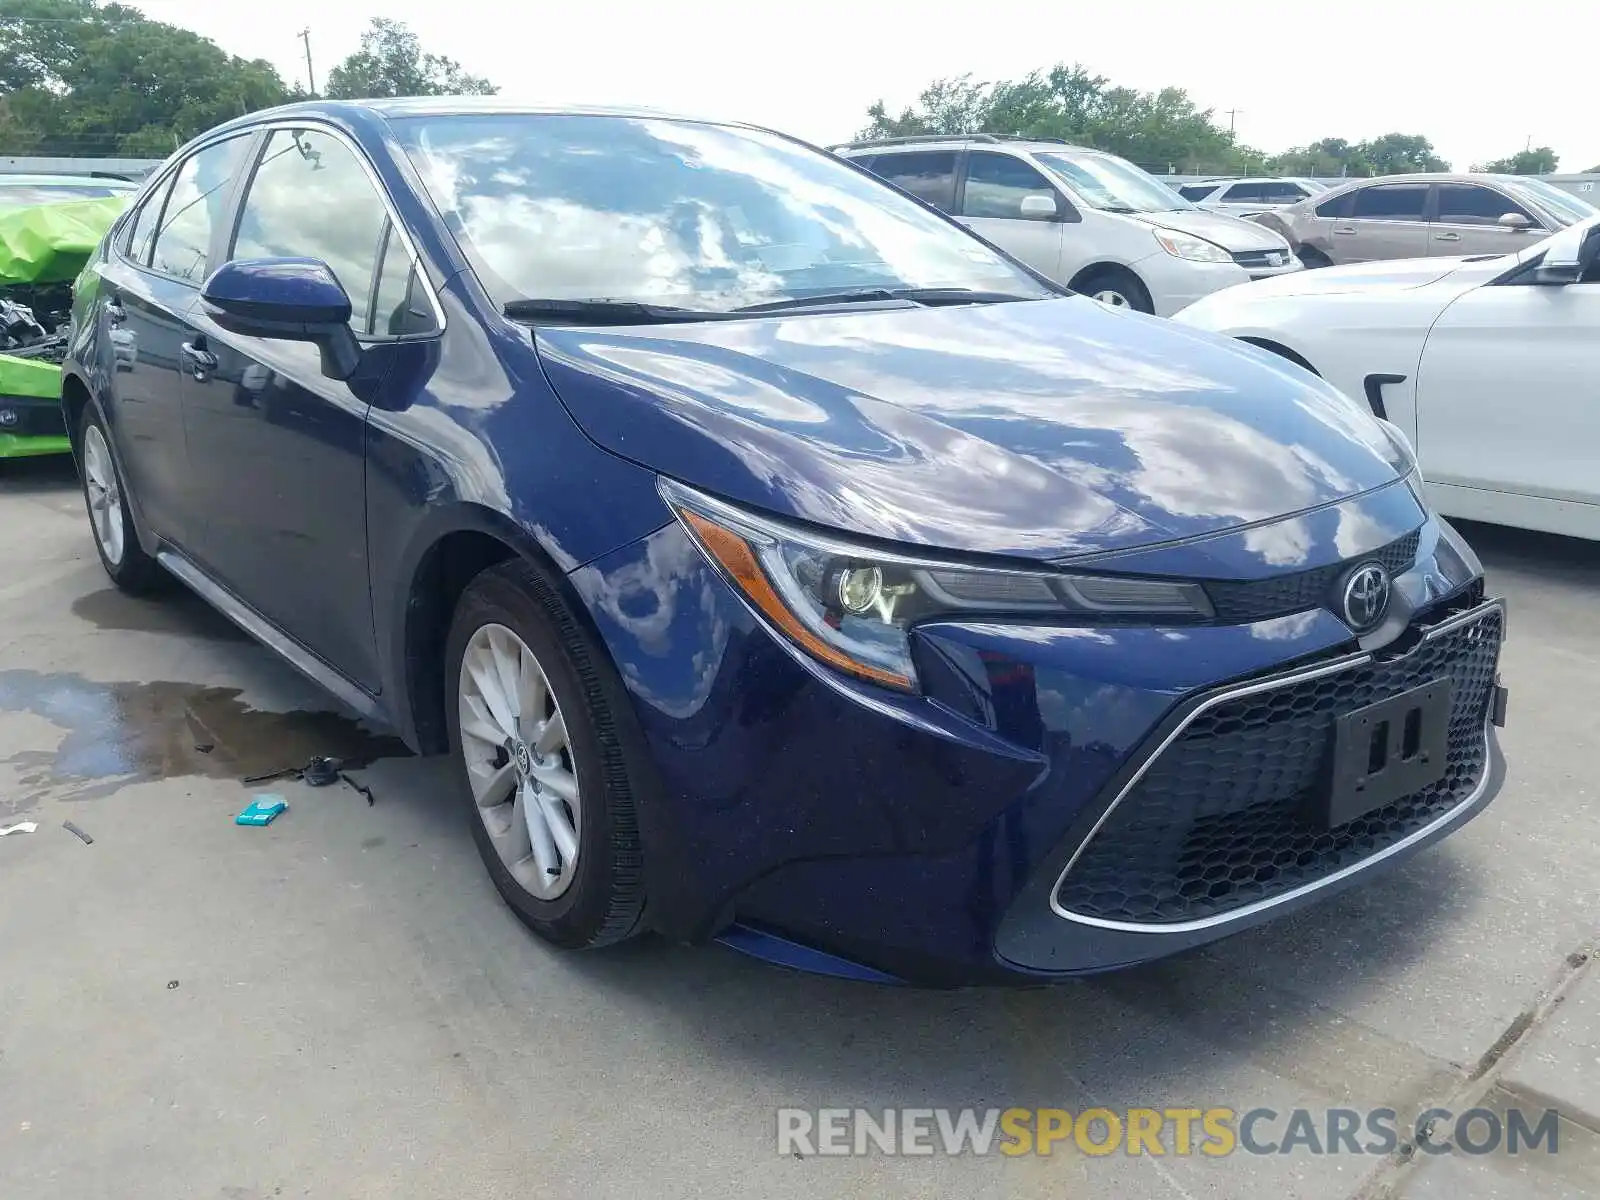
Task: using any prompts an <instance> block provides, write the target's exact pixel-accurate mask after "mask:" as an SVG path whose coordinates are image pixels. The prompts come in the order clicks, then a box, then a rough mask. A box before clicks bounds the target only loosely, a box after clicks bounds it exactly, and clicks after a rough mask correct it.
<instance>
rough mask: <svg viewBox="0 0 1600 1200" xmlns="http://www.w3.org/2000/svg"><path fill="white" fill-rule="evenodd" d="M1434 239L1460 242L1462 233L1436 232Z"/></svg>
mask: <svg viewBox="0 0 1600 1200" xmlns="http://www.w3.org/2000/svg"><path fill="white" fill-rule="evenodd" d="M1433 240H1434V241H1436V242H1459V241H1460V240H1461V235H1460V234H1459V233H1436V234H1434V235H1433Z"/></svg>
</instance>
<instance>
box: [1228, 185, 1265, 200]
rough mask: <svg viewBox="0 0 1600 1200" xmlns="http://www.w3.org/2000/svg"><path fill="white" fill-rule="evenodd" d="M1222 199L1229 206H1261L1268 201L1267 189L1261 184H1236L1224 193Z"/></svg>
mask: <svg viewBox="0 0 1600 1200" xmlns="http://www.w3.org/2000/svg"><path fill="white" fill-rule="evenodd" d="M1222 199H1223V201H1224V202H1226V203H1229V204H1259V203H1260V202H1261V201H1262V200H1264V199H1266V188H1265V187H1264V186H1263V185H1262V184H1259V183H1236V184H1234V185H1233V186H1232V187H1231V188H1229V189H1228V190H1227V191H1225V192H1223V193H1222Z"/></svg>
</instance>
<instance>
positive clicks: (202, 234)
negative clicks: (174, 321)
mask: <svg viewBox="0 0 1600 1200" xmlns="http://www.w3.org/2000/svg"><path fill="white" fill-rule="evenodd" d="M249 147H250V135H248V134H246V135H244V136H242V137H234V138H229V139H228V140H227V141H224V142H216V143H213V144H212V145H210V146H207V147H206V148H205V149H204V150H201V151H199V152H198V153H196V154H193V155H191V156H190V157H189V158H188V160H187V161H185V162H184V164H183V165H182V166H180V167H179V168H178V173H177V175H175V176H174V177H173V181H172V192H171V194H170V195H169V196H168V197H167V203H166V207H165V209H163V211H162V214H161V225H160V228H159V229H158V230H157V231H156V236H155V245H154V248H153V250H152V252H151V257H150V266H151V267H152V268H154V269H155V270H157V271H160V272H161V273H162V274H163V275H171V276H173V277H175V278H177V279H182V280H184V281H185V282H188V283H192V284H194V285H195V286H196V287H198V286H200V284H201V283H203V282H204V281H205V278H206V276H207V275H208V274H209V273H210V270H209V268H210V265H211V239H212V236H213V235H214V234H215V233H216V231H217V228H218V226H219V225H220V224H221V223H222V219H223V215H224V212H223V210H224V209H225V208H226V207H227V203H228V195H229V193H230V192H231V191H232V189H233V184H234V181H235V180H236V179H237V178H238V177H239V172H240V171H241V170H242V169H243V168H244V157H245V152H246V151H247V150H248V149H249Z"/></svg>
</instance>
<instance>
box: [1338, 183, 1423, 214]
mask: <svg viewBox="0 0 1600 1200" xmlns="http://www.w3.org/2000/svg"><path fill="white" fill-rule="evenodd" d="M1427 200H1428V185H1427V184H1425V183H1385V184H1379V185H1378V186H1376V187H1369V188H1362V189H1361V190H1360V191H1358V192H1357V193H1356V202H1355V209H1354V211H1353V212H1352V214H1351V215H1352V216H1354V217H1355V218H1356V219H1357V220H1362V219H1365V220H1368V221H1420V220H1422V210H1423V206H1424V205H1425V204H1426V203H1427Z"/></svg>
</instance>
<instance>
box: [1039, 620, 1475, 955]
mask: <svg viewBox="0 0 1600 1200" xmlns="http://www.w3.org/2000/svg"><path fill="white" fill-rule="evenodd" d="M1491 612H1499V613H1500V614H1501V620H1502V622H1503V621H1504V619H1505V601H1504V600H1499V599H1496V600H1488V601H1485V602H1484V603H1482V604H1480V605H1478V606H1477V607H1476V608H1472V609H1468V610H1467V611H1466V612H1464V613H1458V614H1457V615H1456V616H1454V617H1452V618H1450V619H1449V620H1447V621H1441V622H1440V623H1439V624H1438V625H1435V626H1432V627H1431V628H1429V629H1428V630H1427V631H1426V632H1425V633H1424V634H1423V635H1422V640H1423V641H1424V642H1431V641H1433V640H1434V639H1435V638H1439V637H1443V636H1444V635H1445V634H1447V633H1451V632H1453V631H1454V630H1457V629H1459V628H1461V627H1462V626H1463V625H1470V624H1472V623H1473V622H1475V621H1480V620H1482V619H1483V618H1485V617H1487V616H1488V615H1489V614H1490V613H1491ZM1502 640H1504V636H1503V634H1502ZM1375 657H1376V656H1375V655H1372V654H1352V655H1347V656H1346V657H1344V658H1341V659H1337V660H1335V661H1334V662H1331V663H1325V664H1323V665H1322V666H1320V667H1314V668H1312V669H1310V670H1305V671H1296V672H1292V673H1290V674H1287V675H1279V676H1276V677H1275V678H1272V679H1263V680H1258V681H1256V682H1255V683H1250V684H1245V685H1243V686H1241V687H1237V688H1230V689H1228V690H1227V691H1224V692H1219V693H1218V694H1216V695H1214V696H1211V697H1209V698H1207V699H1206V700H1205V701H1204V702H1203V703H1201V704H1199V705H1197V706H1196V707H1195V708H1194V710H1193V711H1192V712H1190V713H1188V714H1187V715H1186V716H1185V717H1184V718H1183V720H1182V721H1180V722H1179V723H1178V725H1177V726H1176V727H1175V728H1174V729H1173V730H1172V732H1170V733H1169V734H1168V735H1167V736H1166V737H1164V738H1163V739H1162V740H1161V743H1160V745H1158V746H1157V747H1156V748H1155V750H1154V751H1152V752H1151V753H1150V754H1149V755H1148V756H1147V757H1146V758H1145V760H1144V761H1143V762H1142V763H1140V764H1139V769H1138V770H1137V771H1135V772H1134V774H1133V777H1132V778H1131V779H1129V780H1128V782H1127V783H1126V784H1124V785H1123V786H1122V788H1121V790H1119V791H1118V792H1117V794H1116V796H1115V797H1114V798H1113V799H1112V801H1111V803H1110V804H1108V805H1107V806H1106V810H1105V812H1103V813H1101V814H1100V818H1099V820H1097V821H1096V822H1095V823H1094V827H1093V828H1091V829H1090V830H1089V832H1088V835H1087V836H1085V837H1084V839H1083V841H1082V842H1080V843H1079V844H1078V848H1077V849H1076V850H1074V851H1073V852H1072V857H1071V858H1069V859H1068V860H1067V865H1066V866H1065V867H1063V868H1062V870H1061V874H1060V875H1058V876H1057V877H1056V881H1055V883H1054V884H1052V885H1051V887H1050V910H1051V911H1052V912H1053V913H1055V914H1056V916H1058V917H1060V918H1062V919H1063V920H1066V921H1071V922H1072V923H1073V924H1075V925H1090V926H1093V927H1094V928H1096V929H1113V930H1116V931H1118V932H1120V933H1144V934H1155V935H1158V936H1159V935H1161V934H1167V933H1197V932H1199V931H1200V930H1204V929H1215V928H1216V927H1217V926H1219V925H1226V924H1228V923H1230V922H1234V921H1242V920H1245V919H1246V918H1248V917H1252V916H1254V915H1256V914H1257V913H1261V912H1265V911H1267V910H1269V909H1273V908H1277V907H1278V906H1280V905H1283V904H1288V903H1289V902H1291V901H1293V900H1298V899H1299V898H1300V897H1302V896H1307V895H1310V894H1312V893H1314V892H1318V891H1321V890H1322V889H1323V888H1326V887H1331V886H1332V885H1333V884H1335V883H1338V882H1339V881H1340V880H1343V879H1348V878H1349V877H1350V876H1352V875H1354V874H1356V873H1357V872H1359V871H1365V870H1366V869H1367V868H1368V867H1372V866H1376V865H1377V864H1378V863H1380V862H1382V861H1384V860H1385V859H1387V858H1390V857H1392V856H1393V855H1396V854H1398V853H1400V852H1401V851H1402V850H1404V849H1405V848H1406V847H1408V846H1412V845H1415V844H1416V843H1417V842H1420V841H1422V840H1423V839H1425V838H1427V837H1428V836H1429V835H1430V834H1432V833H1434V832H1435V831H1436V830H1438V829H1439V828H1440V827H1442V826H1444V825H1448V824H1449V823H1450V822H1451V821H1453V820H1455V819H1456V818H1457V817H1458V816H1459V815H1460V814H1461V812H1462V811H1463V810H1465V809H1467V808H1470V807H1471V806H1472V805H1473V804H1475V803H1477V801H1478V798H1479V797H1480V796H1482V795H1483V790H1484V788H1486V787H1488V786H1489V779H1490V776H1491V775H1492V774H1493V772H1491V771H1490V770H1489V763H1488V750H1489V725H1490V722H1489V719H1488V718H1485V720H1484V725H1483V741H1484V755H1485V757H1484V769H1483V777H1482V778H1481V779H1479V780H1478V784H1477V786H1476V787H1474V788H1473V789H1472V793H1471V794H1470V795H1469V796H1467V797H1466V798H1465V799H1464V800H1462V801H1461V802H1460V803H1459V804H1454V805H1451V807H1450V808H1449V809H1448V810H1446V811H1445V812H1443V813H1441V814H1440V815H1439V816H1437V817H1435V818H1434V819H1433V820H1432V821H1430V822H1428V824H1426V825H1424V826H1423V827H1422V828H1421V829H1418V830H1415V831H1413V832H1412V833H1409V834H1407V835H1406V836H1405V837H1403V838H1401V839H1400V840H1399V841H1398V842H1395V843H1394V844H1393V845H1392V846H1385V847H1384V848H1383V849H1382V850H1379V851H1378V852H1377V853H1376V854H1370V855H1368V856H1367V857H1366V858H1363V859H1360V860H1358V861H1356V862H1353V863H1351V864H1350V865H1349V866H1347V867H1342V868H1340V869H1339V870H1337V871H1335V872H1333V873H1332V874H1331V875H1324V876H1323V877H1322V878H1321V879H1315V880H1312V881H1311V882H1310V883H1303V884H1301V885H1300V886H1299V887H1296V888H1291V889H1290V890H1289V891H1287V892H1284V893H1283V894H1282V895H1280V896H1272V897H1269V898H1267V899H1265V900H1256V901H1254V902H1253V903H1250V904H1245V905H1241V906H1240V907H1238V908H1230V909H1228V910H1227V911H1226V912H1221V913H1213V914H1212V915H1211V916H1209V917H1202V918H1201V919H1199V920H1195V921H1176V922H1170V923H1163V924H1159V925H1158V924H1152V923H1144V922H1136V921H1109V920H1106V919H1105V918H1103V917H1090V916H1085V915H1084V914H1082V913H1075V912H1073V911H1071V910H1070V909H1066V908H1063V907H1062V906H1061V902H1060V900H1059V899H1058V898H1057V897H1059V896H1060V894H1061V885H1062V884H1063V883H1064V882H1066V878H1067V874H1068V873H1069V872H1070V871H1071V870H1072V868H1073V866H1074V865H1075V864H1076V863H1077V861H1078V860H1079V859H1080V858H1082V857H1083V854H1084V851H1085V850H1087V849H1088V847H1089V843H1090V842H1092V841H1093V840H1094V837H1095V835H1096V834H1097V833H1099V832H1100V828H1101V826H1103V825H1104V824H1105V823H1106V821H1107V820H1109V819H1110V817H1111V814H1112V813H1113V812H1115V811H1116V809H1117V806H1118V805H1119V804H1121V803H1122V801H1123V800H1124V799H1126V798H1127V796H1128V794H1129V793H1130V792H1132V791H1133V789H1134V788H1135V787H1137V786H1138V784H1139V781H1140V780H1141V779H1143V778H1144V777H1145V775H1146V773H1147V772H1148V771H1149V770H1150V768H1151V767H1152V766H1154V765H1155V762H1156V760H1157V759H1159V758H1160V757H1161V755H1162V754H1164V753H1165V752H1166V750H1167V748H1168V747H1169V746H1171V745H1172V743H1173V742H1175V741H1177V739H1178V738H1179V737H1181V736H1182V735H1183V733H1184V731H1185V730H1186V729H1188V728H1189V726H1190V725H1192V724H1194V722H1195V720H1196V719H1197V718H1199V717H1200V716H1201V715H1203V714H1204V713H1206V712H1209V711H1210V710H1211V709H1213V708H1216V707H1217V706H1218V705H1219V704H1225V703H1226V702H1228V701H1229V700H1237V699H1239V698H1240V697H1241V696H1253V695H1256V694H1257V693H1259V692H1270V691H1276V690H1277V689H1278V688H1282V687H1288V686H1291V685H1293V684H1296V683H1304V682H1305V681H1307V680H1309V679H1320V678H1321V677H1322V676H1324V675H1332V674H1335V673H1337V672H1339V671H1348V670H1350V669H1351V668H1352V667H1359V666H1364V665H1366V664H1367V663H1370V662H1372V661H1373V660H1374V659H1375Z"/></svg>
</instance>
